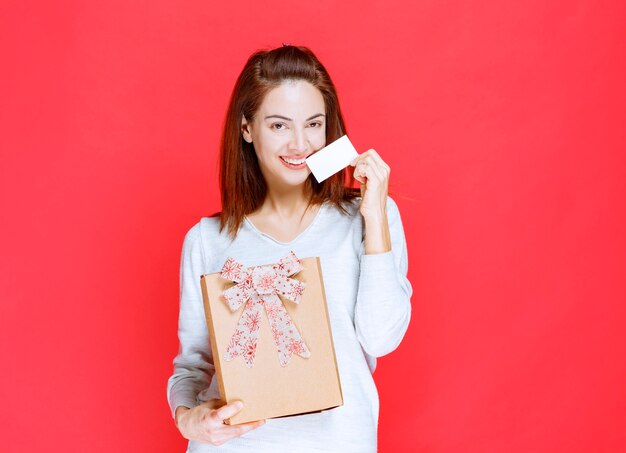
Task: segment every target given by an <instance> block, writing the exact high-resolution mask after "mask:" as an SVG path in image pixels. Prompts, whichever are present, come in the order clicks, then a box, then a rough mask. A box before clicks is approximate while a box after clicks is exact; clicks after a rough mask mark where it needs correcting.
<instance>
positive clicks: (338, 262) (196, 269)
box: [167, 197, 412, 453]
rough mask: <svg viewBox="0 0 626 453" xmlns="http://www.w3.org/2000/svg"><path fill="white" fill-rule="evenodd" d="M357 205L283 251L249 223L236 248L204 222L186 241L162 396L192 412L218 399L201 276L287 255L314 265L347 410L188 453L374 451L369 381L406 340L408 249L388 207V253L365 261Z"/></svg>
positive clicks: (322, 221)
mask: <svg viewBox="0 0 626 453" xmlns="http://www.w3.org/2000/svg"><path fill="white" fill-rule="evenodd" d="M359 203H360V198H357V199H356V200H355V201H354V202H353V203H352V204H351V205H348V206H347V208H348V211H349V215H345V214H342V213H341V212H340V211H339V210H338V209H337V208H336V207H334V206H333V205H332V204H330V203H325V204H323V205H322V206H321V207H320V209H319V211H318V212H317V214H316V216H315V218H314V219H313V221H312V223H311V224H310V225H309V226H308V228H307V229H306V230H304V231H303V232H302V233H301V234H300V235H299V236H298V237H296V238H295V239H294V240H292V241H291V242H289V243H283V242H279V241H277V240H275V239H274V238H272V237H271V236H269V235H267V234H265V233H263V232H261V231H259V230H258V229H257V228H256V227H255V226H254V225H253V224H252V222H250V220H249V219H247V218H246V219H245V220H244V222H243V224H242V227H241V228H240V230H239V233H238V235H237V237H236V239H235V240H234V241H232V240H231V239H230V238H229V237H228V235H227V233H226V231H225V230H224V231H223V232H222V233H220V232H219V220H218V218H216V217H213V218H209V217H203V218H202V219H201V220H200V222H198V223H197V224H195V225H194V226H193V227H192V228H191V229H190V230H189V231H188V232H187V234H186V236H185V239H184V242H183V249H182V256H181V264H180V316H179V325H178V338H179V340H180V347H179V352H178V355H177V356H176V357H175V358H174V361H173V363H174V373H173V374H172V376H171V377H170V378H169V380H168V385H167V397H168V402H169V405H170V408H171V411H172V416H174V414H175V412H176V408H177V407H178V406H187V407H194V406H196V405H198V404H200V403H202V402H204V401H208V400H210V399H213V398H219V388H218V385H217V379H212V377H213V375H214V373H215V368H214V366H213V360H212V354H211V349H210V344H209V338H208V331H207V325H206V318H205V314H204V307H203V303H202V292H201V289H200V276H201V275H202V274H210V273H214V272H219V271H221V268H222V265H223V264H224V262H225V261H226V259H227V258H229V257H232V258H234V259H235V260H237V261H239V262H241V263H242V264H244V265H245V266H248V267H249V266H259V265H263V264H268V263H273V262H276V261H278V260H279V259H281V258H282V257H284V256H285V255H286V254H287V253H289V252H290V251H293V252H294V253H295V254H296V256H297V257H298V258H307V257H311V256H318V257H319V258H320V263H321V267H322V276H323V279H324V287H325V292H326V299H327V305H328V312H329V316H330V324H331V328H332V335H333V340H334V346H335V354H336V357H337V366H338V370H339V376H340V380H341V387H342V393H343V398H344V405H343V406H340V407H337V408H334V409H329V410H326V411H322V412H319V413H313V414H306V415H296V416H291V417H284V418H274V419H267V421H266V423H265V424H264V425H263V426H261V427H259V428H257V429H254V430H252V431H249V432H248V433H246V434H244V435H243V436H241V437H237V438H234V439H231V440H229V441H228V442H226V443H224V444H222V445H220V446H219V447H216V446H212V445H210V444H203V443H199V442H194V441H190V442H189V447H188V450H187V451H188V452H209V451H220V452H243V451H246V452H248V451H249V452H255V453H262V452H268V453H280V452H289V453H292V452H298V453H307V452H320V451H323V452H341V453H347V452H350V453H352V452H355V453H357V452H364V453H365V452H375V451H376V449H377V428H378V407H379V402H378V392H377V390H376V386H375V383H374V379H373V377H372V373H373V372H374V369H375V368H376V357H380V356H383V355H385V354H388V353H390V352H391V351H393V350H394V349H396V348H397V347H398V345H399V344H400V341H401V340H402V338H403V337H404V334H405V332H406V330H407V327H408V324H409V320H410V317H411V304H410V297H411V294H412V288H411V284H410V283H409V281H408V280H407V278H406V275H407V267H408V260H407V250H406V241H405V238H404V231H403V228H402V221H401V219H400V213H399V211H398V207H397V205H396V203H395V202H394V201H393V199H391V198H389V197H388V198H387V218H388V221H389V229H390V234H391V248H392V250H391V251H390V252H387V253H379V254H370V255H365V250H364V241H363V228H364V226H363V217H362V216H361V214H360V213H359V210H358V206H359Z"/></svg>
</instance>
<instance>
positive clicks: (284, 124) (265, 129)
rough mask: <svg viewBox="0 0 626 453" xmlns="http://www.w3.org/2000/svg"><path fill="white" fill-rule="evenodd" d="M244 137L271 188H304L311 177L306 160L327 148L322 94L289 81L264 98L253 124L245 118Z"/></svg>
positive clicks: (300, 81)
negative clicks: (301, 185) (249, 144)
mask: <svg viewBox="0 0 626 453" xmlns="http://www.w3.org/2000/svg"><path fill="white" fill-rule="evenodd" d="M242 133H243V137H244V140H246V141H247V142H248V143H252V145H253V146H254V150H255V152H256V155H257V158H258V160H259V165H260V167H261V172H262V173H263V176H264V177H265V181H266V182H267V184H268V186H271V187H285V186H298V185H300V184H303V183H304V182H305V181H306V179H307V177H308V176H309V174H310V173H311V171H310V170H309V168H308V167H307V165H306V163H305V162H304V159H306V158H307V157H308V156H310V155H311V154H313V153H314V152H315V151H317V150H319V149H320V148H323V147H324V146H325V145H326V116H325V105H324V98H323V97H322V93H321V92H320V91H319V90H318V89H317V88H315V87H314V86H313V85H311V84H310V83H308V82H305V81H303V80H295V81H294V80H287V81H285V82H283V83H282V84H281V85H279V86H278V87H276V88H274V89H272V90H271V91H270V92H269V93H268V94H267V95H266V96H265V99H264V100H263V102H262V103H261V106H260V107H259V110H258V111H257V112H256V115H255V118H254V121H252V122H251V123H248V122H247V121H246V119H245V117H244V118H243V123H242Z"/></svg>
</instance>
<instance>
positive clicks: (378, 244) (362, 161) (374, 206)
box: [350, 149, 391, 255]
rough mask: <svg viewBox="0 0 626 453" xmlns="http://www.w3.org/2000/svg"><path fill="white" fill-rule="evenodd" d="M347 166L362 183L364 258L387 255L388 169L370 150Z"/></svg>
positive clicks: (361, 208) (388, 240) (388, 243)
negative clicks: (350, 166) (365, 256)
mask: <svg viewBox="0 0 626 453" xmlns="http://www.w3.org/2000/svg"><path fill="white" fill-rule="evenodd" d="M350 165H352V166H353V167H355V168H354V179H356V180H357V181H359V182H360V183H361V206H360V207H359V211H360V212H361V215H362V216H363V219H364V220H365V254H366V255H369V254H376V253H385V252H389V251H390V250H391V235H390V233H389V223H388V221H387V191H388V188H389V173H390V172H391V169H390V168H389V165H387V164H386V163H385V161H384V160H383V159H382V158H381V157H380V156H379V155H378V153H377V152H376V151H375V150H373V149H368V150H367V151H365V152H364V153H362V154H360V155H359V157H357V158H356V159H354V160H353V161H352V162H351V163H350Z"/></svg>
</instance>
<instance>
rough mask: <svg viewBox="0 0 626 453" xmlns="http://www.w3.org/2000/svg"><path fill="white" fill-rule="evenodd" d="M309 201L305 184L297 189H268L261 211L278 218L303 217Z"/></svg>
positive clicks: (286, 187)
mask: <svg viewBox="0 0 626 453" xmlns="http://www.w3.org/2000/svg"><path fill="white" fill-rule="evenodd" d="M309 200H310V195H309V193H308V190H307V186H306V184H302V185H300V186H297V187H293V186H284V187H268V188H267V195H266V197H265V200H264V201H263V205H262V206H261V210H262V211H265V212H266V213H271V214H273V215H276V216H278V217H279V218H283V219H293V218H294V217H301V216H303V215H304V213H305V212H306V209H307V206H308V204H309Z"/></svg>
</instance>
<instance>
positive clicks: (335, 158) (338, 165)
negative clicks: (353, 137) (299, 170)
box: [306, 135, 359, 182]
mask: <svg viewBox="0 0 626 453" xmlns="http://www.w3.org/2000/svg"><path fill="white" fill-rule="evenodd" d="M358 156H359V153H357V152H356V149H354V146H352V143H351V142H350V140H349V139H348V136H347V135H344V136H343V137H341V138H338V139H337V140H335V141H334V142H332V143H331V144H330V145H328V146H325V147H324V148H322V149H320V150H319V151H317V152H316V153H314V154H311V155H310V156H309V157H308V158H307V159H306V164H307V165H308V166H309V168H310V169H311V172H312V173H313V176H315V179H317V182H322V181H324V180H325V179H327V178H329V177H331V176H332V175H334V174H335V173H337V172H338V171H340V170H342V169H344V168H346V167H347V166H348V165H350V162H352V161H353V160H354V159H356V158H357V157H358Z"/></svg>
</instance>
